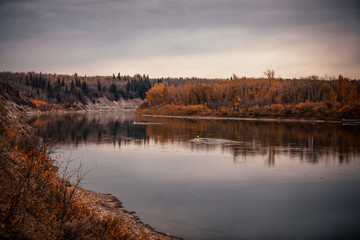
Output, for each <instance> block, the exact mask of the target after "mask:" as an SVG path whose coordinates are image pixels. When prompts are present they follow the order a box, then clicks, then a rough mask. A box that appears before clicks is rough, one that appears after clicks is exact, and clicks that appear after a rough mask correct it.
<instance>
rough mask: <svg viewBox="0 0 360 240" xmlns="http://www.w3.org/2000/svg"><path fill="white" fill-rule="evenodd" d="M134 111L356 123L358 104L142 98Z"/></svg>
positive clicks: (197, 117)
mask: <svg viewBox="0 0 360 240" xmlns="http://www.w3.org/2000/svg"><path fill="white" fill-rule="evenodd" d="M136 113H137V114H141V115H143V116H145V115H146V116H162V117H173V118H188V119H221V120H243V121H254V120H256V121H284V122H317V123H344V124H360V120H359V119H360V115H359V114H360V105H353V106H352V107H342V108H336V109H335V108H333V109H332V108H327V107H326V106H325V105H321V104H320V105H319V104H317V103H301V104H298V105H291V104H288V105H283V104H273V105H271V106H262V107H259V106H255V107H250V108H241V109H234V108H230V107H221V108H219V109H211V108H208V107H207V106H204V105H188V106H184V105H172V104H168V105H156V106H149V105H148V103H147V102H145V103H143V104H142V105H140V106H139V107H138V108H137V109H136Z"/></svg>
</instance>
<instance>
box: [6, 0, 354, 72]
mask: <svg viewBox="0 0 360 240" xmlns="http://www.w3.org/2000/svg"><path fill="white" fill-rule="evenodd" d="M266 69H274V70H275V72H276V75H277V76H281V77H305V76H309V75H318V76H320V77H322V76H324V75H325V74H327V75H328V76H337V75H339V74H343V75H345V76H348V77H351V78H360V1H359V0H337V1H335V0H33V1H30V0H0V70H1V71H4V70H6V71H36V72H40V71H41V72H47V73H68V74H73V73H75V72H76V73H78V74H81V75H85V74H87V75H111V74H112V73H115V74H117V73H118V72H120V73H121V75H123V74H129V75H133V74H136V73H141V74H149V75H150V77H167V76H170V77H192V76H197V77H208V78H213V77H223V78H227V77H230V76H231V75H232V73H235V74H237V75H239V76H248V77H260V76H262V73H263V71H265V70H266Z"/></svg>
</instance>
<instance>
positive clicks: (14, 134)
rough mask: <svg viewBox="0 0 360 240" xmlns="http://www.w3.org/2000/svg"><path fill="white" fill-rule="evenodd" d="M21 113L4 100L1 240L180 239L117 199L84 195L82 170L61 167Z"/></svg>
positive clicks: (0, 123) (0, 111)
mask: <svg viewBox="0 0 360 240" xmlns="http://www.w3.org/2000/svg"><path fill="white" fill-rule="evenodd" d="M18 112H19V109H13V106H12V104H11V103H8V102H6V101H5V99H3V98H2V97H1V96H0V120H1V121H0V140H1V141H0V142H1V144H0V182H1V184H0V191H1V193H2V194H1V196H0V210H1V211H0V238H1V239H29V240H30V239H34V240H35V239H36V240H37V239H109V240H110V239H164V240H165V239H166V240H168V239H180V238H178V237H174V236H171V235H170V234H166V233H161V232H158V231H156V230H154V229H153V228H151V227H150V226H148V225H146V224H144V223H143V222H141V220H140V219H139V218H138V217H137V216H136V215H134V213H132V212H129V211H126V210H125V209H124V208H123V207H122V204H121V202H120V201H119V200H118V199H117V198H116V197H114V196H113V195H111V194H103V193H96V192H92V191H89V190H83V189H82V188H81V181H82V180H83V175H82V174H81V169H79V170H78V171H75V172H70V171H67V170H66V168H65V169H62V168H60V163H59V162H58V160H57V159H54V158H52V157H50V155H49V148H48V146H47V145H46V143H44V142H43V140H42V139H41V138H39V137H38V136H37V135H36V133H35V131H34V130H33V129H32V128H31V127H30V126H28V125H26V124H25V123H23V122H21V120H20V119H19V118H18ZM65 164H66V163H65ZM71 176H77V177H75V180H73V181H70V179H72V178H71Z"/></svg>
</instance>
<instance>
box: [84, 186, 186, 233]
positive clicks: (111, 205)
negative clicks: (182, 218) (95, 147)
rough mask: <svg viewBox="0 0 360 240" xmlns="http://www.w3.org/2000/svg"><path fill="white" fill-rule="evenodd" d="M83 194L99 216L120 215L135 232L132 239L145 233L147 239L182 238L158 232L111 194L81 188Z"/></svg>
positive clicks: (112, 216)
mask: <svg viewBox="0 0 360 240" xmlns="http://www.w3.org/2000/svg"><path fill="white" fill-rule="evenodd" d="M83 191H84V194H85V195H86V196H87V197H88V198H89V200H90V201H89V202H88V204H89V205H90V206H89V207H90V208H93V209H94V210H95V212H96V214H97V215H98V216H99V217H100V218H106V217H111V218H114V217H120V218H122V219H123V220H124V221H125V222H126V223H127V224H128V225H129V226H130V227H131V228H132V230H133V231H134V232H135V234H136V236H133V237H134V239H142V235H143V234H145V235H146V239H149V240H155V239H159V240H180V239H182V238H180V237H175V236H172V235H170V234H169V233H164V232H159V231H157V230H155V229H154V228H153V227H151V226H149V225H148V224H145V223H143V222H142V221H141V220H140V219H139V217H137V216H136V215H135V212H129V211H127V210H125V209H124V207H123V206H122V203H121V201H120V200H119V199H118V198H117V197H115V196H114V195H112V194H108V193H98V192H94V191H90V190H83Z"/></svg>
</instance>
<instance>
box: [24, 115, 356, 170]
mask: <svg viewBox="0 0 360 240" xmlns="http://www.w3.org/2000/svg"><path fill="white" fill-rule="evenodd" d="M27 121H28V122H29V123H30V124H31V125H32V126H34V127H36V128H37V129H38V131H39V133H40V134H41V135H42V136H47V137H46V139H54V140H55V141H56V142H57V143H58V144H75V145H76V146H77V145H78V144H109V143H112V144H113V145H114V146H116V145H118V146H119V147H121V146H122V145H126V144H138V145H148V144H149V143H150V141H153V142H154V143H155V144H157V145H162V144H168V143H177V144H181V145H182V146H184V147H186V148H188V149H191V150H196V151H215V150H221V151H224V152H230V153H231V154H232V155H233V159H234V163H241V162H244V161H246V159H247V158H248V157H251V156H261V158H263V159H265V164H266V165H267V166H269V167H271V166H274V165H275V162H276V160H277V159H278V157H279V156H284V155H285V156H287V157H288V158H290V159H299V160H300V161H301V162H307V163H312V164H316V163H319V162H325V163H329V162H338V163H339V164H344V163H350V162H351V161H352V160H353V159H355V158H357V159H359V153H360V138H359V137H358V136H360V127H359V126H343V125H340V124H318V123H317V124H316V123H300V122H263V121H234V120H194V119H177V118H176V119H172V118H151V117H141V116H135V114H134V113H132V112H123V113H121V112H120V113H119V112H117V113H114V112H110V113H99V112H94V113H86V114H82V113H75V114H49V115H39V116H32V117H30V118H28V119H27ZM134 121H135V122H134ZM197 136H199V139H203V138H206V139H210V141H209V140H207V141H206V142H204V143H201V144H199V143H198V142H196V141H191V140H193V139H196V138H197ZM211 139H213V140H214V141H211ZM219 139H220V140H224V139H225V140H231V142H230V143H229V142H224V141H218V140H219Z"/></svg>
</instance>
